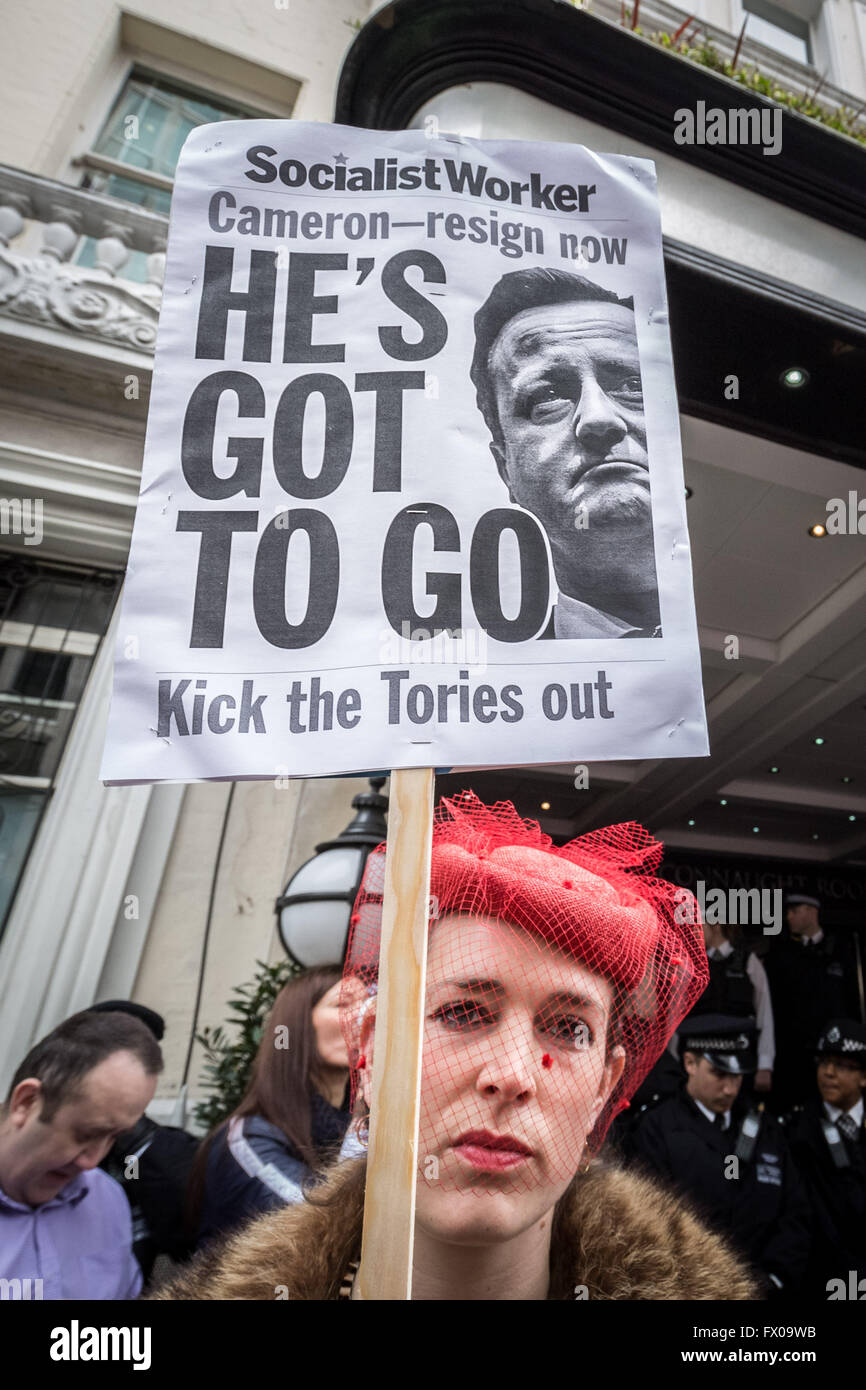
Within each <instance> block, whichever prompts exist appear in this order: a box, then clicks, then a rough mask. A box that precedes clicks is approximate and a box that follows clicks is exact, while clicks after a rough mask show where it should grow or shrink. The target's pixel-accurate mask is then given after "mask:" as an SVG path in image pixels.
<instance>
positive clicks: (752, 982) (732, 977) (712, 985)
mask: <svg viewBox="0 0 866 1390" xmlns="http://www.w3.org/2000/svg"><path fill="white" fill-rule="evenodd" d="M737 930H738V929H737V928H736V927H733V926H726V925H725V924H724V923H715V922H708V921H707V916H706V914H705V915H704V920H703V931H704V944H705V946H706V948H707V964H708V966H709V970H710V981H709V984H708V985H707V987H706V989H705V990H704V992H703V994H702V995H701V997H700V999H699V1000H698V1001H697V1003H696V1004H695V1006H694V1009H693V1010H692V1012H693V1013H695V1014H698V1013H701V1014H725V1015H727V1016H728V1017H736V1018H748V1017H750V1016H751V1017H753V1018H754V1019H755V1022H756V1025H757V1029H758V1067H757V1070H756V1072H755V1075H754V1081H753V1085H754V1089H755V1090H756V1091H769V1089H770V1086H771V1085H772V1081H773V1062H774V1059H775V1055H776V1043H775V1031H774V1026H773V1006H772V1003H771V1002H770V987H769V985H768V983H767V975H766V972H765V970H764V967H763V965H762V964H761V962H760V960H759V959H758V957H757V955H756V954H755V952H754V951H749V950H748V949H746V948H745V947H743V946H741V945H739V944H737V943H736V941H735V934H736V933H737Z"/></svg>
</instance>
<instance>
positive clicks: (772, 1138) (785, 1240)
mask: <svg viewBox="0 0 866 1390" xmlns="http://www.w3.org/2000/svg"><path fill="white" fill-rule="evenodd" d="M746 1114H749V1115H751V1116H753V1117H755V1118H756V1120H757V1125H758V1133H757V1135H756V1136H755V1138H754V1140H753V1141H752V1143H753V1147H752V1155H751V1158H749V1159H740V1161H739V1177H736V1178H735V1177H725V1172H726V1171H728V1172H731V1171H732V1168H733V1165H731V1164H730V1162H729V1159H730V1157H731V1156H732V1155H734V1154H735V1152H736V1146H737V1140H738V1135H739V1132H740V1130H741V1128H742V1124H743V1121H744V1119H745V1116H746ZM633 1142H634V1151H635V1154H636V1157H637V1159H638V1160H639V1161H640V1162H642V1163H644V1164H645V1165H646V1166H647V1167H648V1168H649V1169H650V1170H651V1171H652V1172H654V1173H656V1174H658V1175H659V1176H660V1177H662V1178H665V1179H667V1181H668V1182H670V1183H671V1184H672V1185H673V1186H675V1187H676V1188H677V1189H678V1190H679V1191H680V1192H682V1193H683V1194H684V1195H685V1196H688V1197H690V1198H691V1199H692V1201H693V1202H694V1203H695V1205H696V1206H697V1208H698V1209H699V1211H700V1213H701V1214H702V1215H703V1217H704V1220H705V1221H706V1222H707V1223H708V1225H710V1226H712V1227H713V1228H714V1229H715V1230H717V1231H719V1232H720V1233H721V1234H724V1235H727V1236H728V1237H729V1238H730V1240H731V1241H732V1242H733V1243H734V1245H736V1246H737V1248H738V1249H739V1250H740V1251H741V1253H742V1254H743V1255H744V1256H745V1257H746V1258H747V1259H748V1260H749V1261H751V1263H752V1264H753V1265H754V1266H755V1267H756V1269H757V1270H758V1271H759V1272H761V1273H763V1274H764V1275H765V1276H769V1275H771V1274H773V1275H775V1276H776V1278H777V1279H778V1280H779V1282H780V1284H781V1285H782V1289H783V1291H784V1292H785V1293H786V1294H788V1293H796V1292H797V1291H798V1289H799V1286H800V1283H801V1281H802V1279H803V1277H804V1275H805V1273H806V1266H807V1261H808V1257H809V1244H810V1229H809V1228H810V1218H809V1206H808V1201H807V1198H806V1194H805V1189H804V1187H803V1182H802V1179H801V1178H800V1176H799V1174H798V1172H797V1170H796V1167H795V1166H794V1163H793V1162H792V1160H791V1155H790V1153H789V1151H788V1146H787V1144H786V1143H785V1139H784V1135H783V1131H782V1127H781V1125H780V1124H779V1122H778V1121H777V1120H776V1119H774V1118H773V1116H771V1115H769V1114H767V1113H766V1112H764V1113H760V1112H758V1111H756V1110H753V1111H748V1110H746V1109H745V1107H740V1106H738V1105H735V1106H734V1108H733V1110H732V1112H731V1122H730V1128H729V1129H728V1130H726V1131H725V1130H722V1129H720V1128H717V1127H716V1126H715V1125H714V1124H713V1123H712V1122H711V1121H710V1120H708V1119H707V1118H706V1116H705V1115H704V1114H703V1113H702V1112H701V1111H700V1110H699V1109H698V1107H697V1105H696V1104H695V1102H694V1101H693V1100H692V1098H691V1097H690V1096H689V1095H688V1093H687V1092H686V1091H685V1089H683V1090H682V1091H681V1092H680V1093H679V1095H677V1096H674V1097H672V1098H671V1099H669V1100H665V1101H662V1103H661V1104H660V1105H658V1106H657V1107H656V1108H655V1109H654V1110H648V1111H646V1113H645V1114H644V1115H643V1117H642V1119H641V1121H640V1122H639V1124H638V1125H637V1129H636V1133H635V1135H634V1141H633ZM765 1282H766V1292H768V1293H772V1292H773V1291H774V1289H773V1286H771V1284H770V1282H769V1279H768V1278H767V1279H766V1281H765ZM694 1296H695V1298H699V1297H700V1290H699V1289H696V1290H695V1295H694Z"/></svg>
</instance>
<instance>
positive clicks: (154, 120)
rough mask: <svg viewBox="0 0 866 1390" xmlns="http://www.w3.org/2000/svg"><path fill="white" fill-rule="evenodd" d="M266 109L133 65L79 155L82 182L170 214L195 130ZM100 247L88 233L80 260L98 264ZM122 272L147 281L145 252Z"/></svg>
mask: <svg viewBox="0 0 866 1390" xmlns="http://www.w3.org/2000/svg"><path fill="white" fill-rule="evenodd" d="M261 114H262V113H260V112H257V111H250V110H248V109H246V108H242V107H240V106H236V105H234V104H233V103H231V102H225V101H222V100H221V99H220V98H219V97H214V96H211V95H208V94H207V93H205V92H200V91H196V90H195V89H194V88H192V87H187V86H183V85H182V84H180V83H178V82H172V81H170V80H169V79H168V78H164V77H159V76H157V75H156V74H151V73H148V72H146V71H144V70H143V69H140V68H134V69H133V71H132V73H131V75H130V76H129V77H128V78H127V80H126V82H125V83H124V86H123V89H122V91H121V92H120V95H119V96H118V98H117V100H116V101H115V103H114V106H113V107H112V109H111V113H110V115H109V117H108V120H107V121H106V122H105V125H104V126H103V128H102V131H101V132H100V134H99V137H98V138H97V140H96V143H95V144H94V146H93V149H92V150H89V151H88V152H87V154H85V155H82V156H81V158H80V160H79V163H81V164H83V165H84V167H85V169H86V173H85V175H84V178H83V179H82V183H81V186H82V188H92V189H93V190H94V191H95V192H99V193H107V194H108V195H109V196H110V197H112V198H122V199H123V200H124V202H127V203H138V204H139V206H140V207H145V208H148V209H150V211H152V212H162V213H165V214H166V215H167V214H168V210H169V206H170V204H171V189H172V182H173V179H174V171H175V169H176V168H177V161H178V159H179V158H180V152H181V150H182V148H183V143H184V141H185V140H186V137H187V136H188V135H189V133H190V131H191V130H194V129H195V127H196V126H199V125H207V124H208V123H210V122H214V121H240V120H248V119H249V118H250V117H253V116H259V115H261ZM95 249H96V248H95V242H94V241H93V239H92V238H91V237H87V238H85V240H84V242H83V244H82V246H81V248H80V250H79V253H78V256H77V257H76V260H77V263H78V265H83V266H91V267H92V266H95V265H96V256H95ZM121 274H122V277H123V279H124V280H137V281H139V282H142V283H143V282H144V281H145V280H146V279H147V257H146V255H145V254H144V252H143V251H133V252H132V253H131V254H130V257H129V260H128V261H127V262H126V264H125V265H124V266H123V269H122V271H121Z"/></svg>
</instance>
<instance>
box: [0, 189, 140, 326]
mask: <svg viewBox="0 0 866 1390" xmlns="http://www.w3.org/2000/svg"><path fill="white" fill-rule="evenodd" d="M34 223H38V224H40V227H41V244H40V245H38V246H36V247H35V249H34V248H33V246H32V245H31V243H32V242H33V240H34V238H33V237H32V235H30V233H29V229H31V228H32V226H33V224H34ZM25 232H28V235H27V236H26V238H25V241H24V242H23V243H22V249H21V250H20V251H19V250H17V249H16V248H15V246H14V245H13V244H12V243H13V242H15V240H16V239H17V238H19V237H21V236H22V233H25ZM167 234H168V218H167V217H164V216H163V215H162V214H160V213H155V212H149V211H147V210H146V209H144V208H141V207H138V206H136V205H135V204H134V203H125V202H122V201H121V200H120V199H118V198H109V197H106V196H105V194H102V193H92V192H90V190H88V189H83V188H71V187H69V186H68V185H66V184H62V183H56V182H55V181H54V180H52V179H44V178H40V177H38V176H37V175H35V174H29V173H26V172H24V171H23V170H21V169H11V168H8V167H7V166H5V165H0V332H2V331H3V320H6V321H8V320H16V321H17V322H19V323H21V322H22V321H23V322H25V323H29V324H30V325H34V326H40V325H41V326H42V327H44V328H46V329H52V330H59V331H61V332H63V331H65V332H67V333H71V334H76V335H84V336H85V337H87V338H90V339H96V340H98V341H100V342H102V343H106V344H109V345H113V346H115V347H122V348H126V349H130V348H131V349H134V350H137V351H139V352H145V353H152V352H153V349H154V346H155V343H156V325H157V319H158V316H159V302H160V297H161V294H162V279H163V274H164V271H165V246H166V237H167ZM82 236H87V237H93V238H94V240H95V242H96V250H95V256H96V268H95V269H93V268H89V267H85V266H80V265H74V264H71V263H70V257H71V256H72V255H73V254H74V253H75V251H76V248H77V247H78V245H79V240H80V238H81V237H82ZM132 251H142V252H144V253H145V255H146V256H147V275H148V279H147V283H146V284H138V283H134V282H132V281H130V280H124V278H123V267H124V266H125V265H126V263H127V261H128V260H129V256H130V253H131V252H132ZM8 326H9V327H10V328H11V326H12V325H11V324H9V325H8Z"/></svg>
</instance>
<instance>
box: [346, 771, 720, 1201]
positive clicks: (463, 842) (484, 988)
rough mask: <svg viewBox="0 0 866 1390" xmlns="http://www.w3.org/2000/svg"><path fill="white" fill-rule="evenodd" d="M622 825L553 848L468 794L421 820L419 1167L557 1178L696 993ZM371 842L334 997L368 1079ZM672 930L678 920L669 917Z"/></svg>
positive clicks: (647, 852)
mask: <svg viewBox="0 0 866 1390" xmlns="http://www.w3.org/2000/svg"><path fill="white" fill-rule="evenodd" d="M661 857H662V846H661V844H659V842H658V841H656V840H654V839H653V838H652V836H651V835H650V834H649V833H648V832H647V831H646V830H644V829H643V827H642V826H640V825H636V824H634V823H630V824H626V825H612V826H607V827H605V828H604V829H602V830H595V831H592V832H591V833H590V834H587V835H583V836H581V837H580V838H579V839H576V840H572V841H571V842H570V843H569V844H567V845H563V846H562V847H559V848H558V847H556V846H555V845H554V844H553V841H552V840H551V839H550V837H549V836H548V835H545V834H544V833H543V831H542V830H541V828H540V826H539V825H538V824H537V822H535V821H531V820H524V819H523V818H522V817H521V816H519V815H518V813H517V811H516V810H515V808H514V807H513V806H512V805H511V804H510V803H509V802H500V803H497V804H496V805H495V806H486V805H484V804H483V803H482V802H481V801H479V799H478V797H477V796H475V794H474V793H472V792H465V793H463V794H462V795H460V796H457V797H454V798H449V799H444V800H443V801H442V802H441V803H440V805H439V807H438V808H437V811H436V813H435V816H434V824H433V848H432V860H431V881H430V894H431V901H430V935H429V947H428V965H427V992H426V1009H425V1030H424V1049H423V1068H422V1082H421V1125H420V1144H419V1171H420V1172H421V1173H422V1174H423V1175H424V1176H425V1177H426V1178H427V1179H428V1180H435V1181H436V1182H442V1183H445V1184H448V1185H452V1186H454V1185H456V1186H457V1187H462V1186H467V1187H472V1188H475V1190H483V1189H484V1188H485V1187H489V1186H491V1185H492V1186H493V1187H494V1188H497V1187H503V1186H505V1187H508V1186H509V1185H510V1186H511V1187H515V1186H520V1185H521V1184H522V1185H529V1186H532V1185H534V1184H537V1183H562V1182H563V1181H565V1180H567V1179H569V1178H570V1177H571V1176H573V1174H574V1173H575V1172H577V1171H578V1169H579V1167H580V1166H581V1163H582V1160H583V1159H584V1158H585V1157H586V1156H588V1155H590V1154H592V1153H595V1152H597V1151H598V1149H599V1148H600V1147H601V1144H602V1142H603V1140H604V1137H605V1134H606V1132H607V1129H608V1126H609V1125H610V1122H611V1120H612V1119H613V1117H614V1116H615V1115H616V1114H617V1112H618V1111H619V1110H621V1109H623V1108H624V1106H625V1105H627V1103H628V1101H629V1098H630V1097H631V1096H632V1095H633V1094H634V1092H635V1090H636V1089H637V1087H638V1086H639V1085H640V1083H641V1081H642V1080H643V1079H644V1077H645V1076H646V1074H647V1072H648V1071H649V1070H650V1068H651V1067H652V1066H653V1064H654V1063H655V1062H656V1061H657V1060H658V1058H659V1057H660V1056H661V1054H662V1052H663V1051H664V1048H665V1046H666V1044H667V1042H668V1041H669V1039H670V1037H671V1036H672V1034H673V1033H674V1031H675V1030H676V1028H677V1026H678V1024H679V1023H680V1021H681V1020H682V1019H683V1018H684V1016H685V1015H686V1014H687V1013H688V1012H689V1011H690V1009H691V1007H692V1005H693V1004H694V1003H695V1002H696V1000H697V999H698V997H699V995H700V994H701V993H702V992H703V990H704V989H705V987H706V984H707V979H708V971H707V963H706V951H705V948H704V941H703V935H702V932H701V926H700V915H699V913H698V910H697V906H696V904H695V903H694V900H692V899H691V898H690V900H689V903H688V904H687V908H686V910H685V911H684V910H683V905H682V901H683V896H684V892H683V890H682V889H677V888H675V887H674V885H673V884H670V883H667V882H665V881H664V880H663V879H659V878H657V877H656V871H657V869H658V867H659V864H660V863H661ZM384 863H385V846H384V845H380V846H379V848H378V849H376V850H375V851H374V852H373V853H372V854H371V855H370V856H369V859H368V861H367V867H366V870H365V874H364V880H363V883H362V886H361V890H360V892H359V894H358V898H357V901H356V904H355V910H354V912H353V915H352V923H351V930H350V936H349V945H348V950H347V957H346V969H345V977H344V987H343V994H342V1005H341V1006H342V1011H343V1022H344V1029H345V1032H346V1037H347V1040H348V1044H349V1059H350V1064H351V1067H352V1075H353V1083H354V1086H353V1094H355V1095H357V1090H358V1081H359V1077H360V1075H361V1073H362V1072H363V1073H365V1074H366V1076H367V1077H368V1078H369V1069H370V1067H371V1058H370V1057H368V1056H367V1055H366V1054H367V1053H368V1052H369V1053H372V1050H373V1047H374V1045H375V1032H374V1031H373V1029H374V1015H375V996H376V986H377V979H378V967H379V934H380V925H381V913H382V888H383V884H384ZM683 919H685V920H683Z"/></svg>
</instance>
